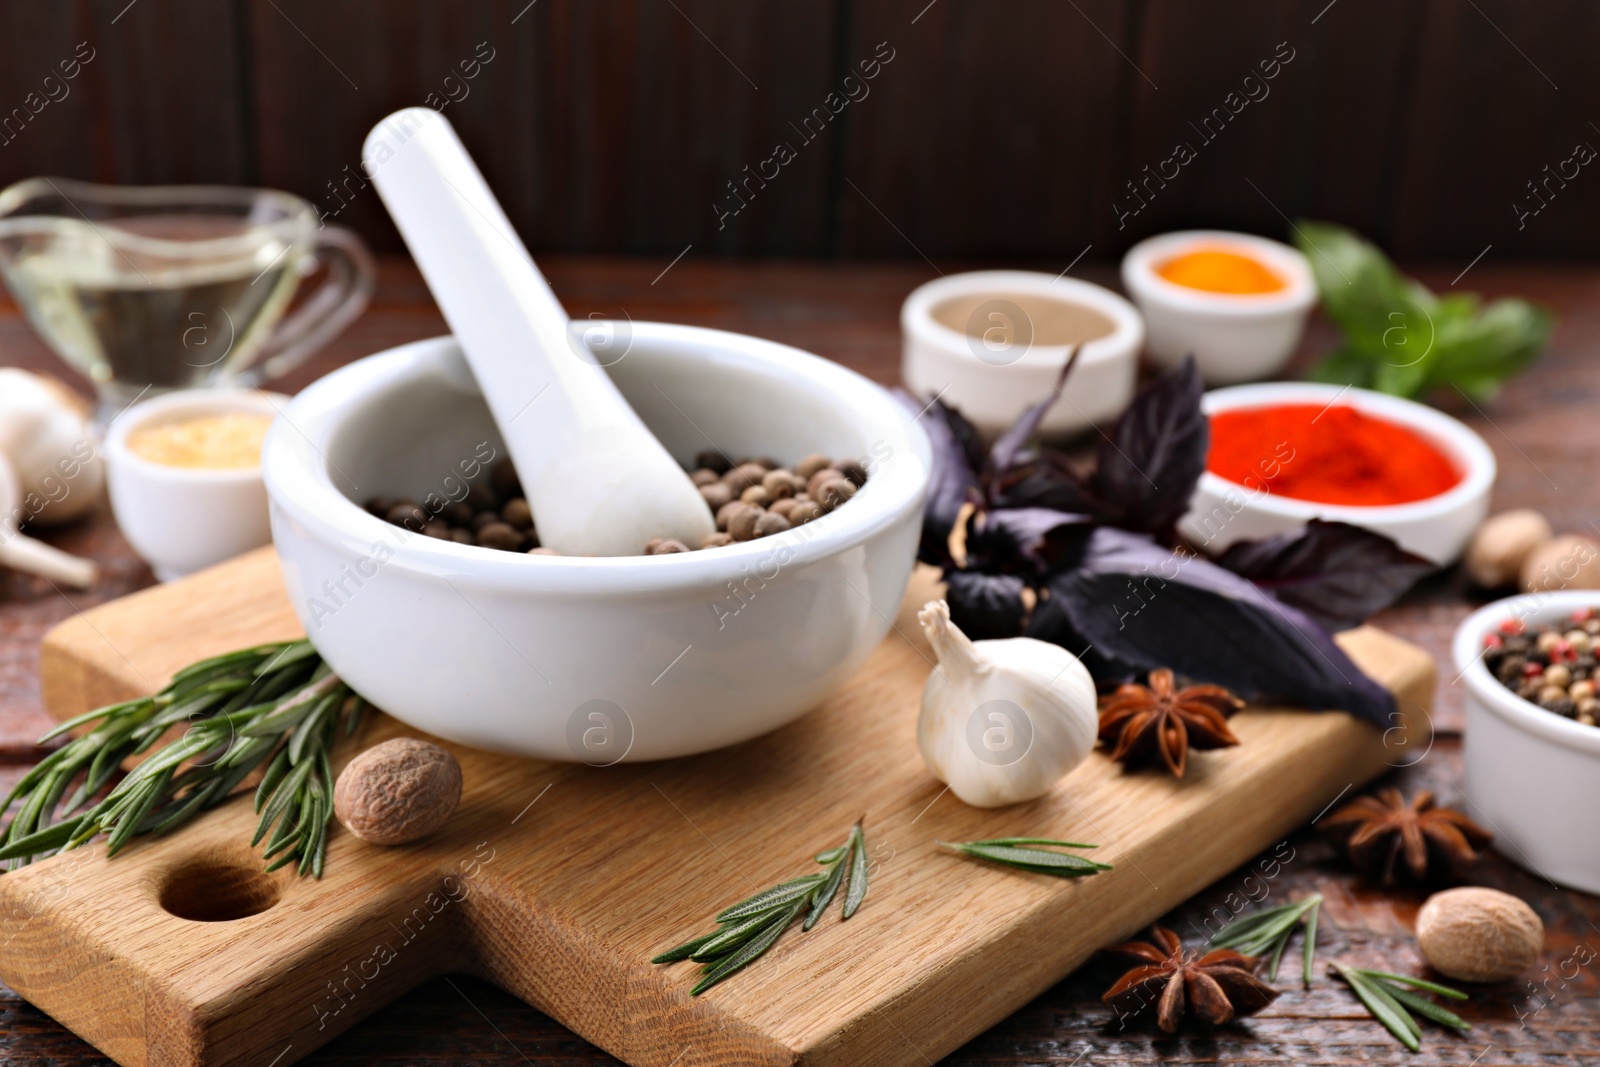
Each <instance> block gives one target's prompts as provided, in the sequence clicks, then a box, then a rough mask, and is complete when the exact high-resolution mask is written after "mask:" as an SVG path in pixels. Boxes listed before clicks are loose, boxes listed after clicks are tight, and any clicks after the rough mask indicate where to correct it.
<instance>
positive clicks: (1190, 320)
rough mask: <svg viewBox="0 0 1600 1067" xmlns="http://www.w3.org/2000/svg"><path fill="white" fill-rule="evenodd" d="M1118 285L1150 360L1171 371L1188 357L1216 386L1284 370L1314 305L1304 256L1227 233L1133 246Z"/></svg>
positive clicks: (1187, 234) (1167, 236)
mask: <svg viewBox="0 0 1600 1067" xmlns="http://www.w3.org/2000/svg"><path fill="white" fill-rule="evenodd" d="M1122 284H1123V287H1124V288H1125V289H1127V291H1128V295H1129V296H1130V297H1132V298H1133V302H1134V303H1135V304H1137V305H1138V306H1139V311H1140V312H1141V313H1142V314H1143V315H1144V321H1145V331H1146V341H1145V350H1146V351H1147V352H1148V353H1149V354H1150V357H1151V358H1152V359H1154V360H1155V361H1156V362H1157V363H1159V364H1161V365H1163V366H1172V365H1174V364H1176V363H1178V362H1179V361H1181V360H1182V359H1183V358H1184V357H1185V356H1188V355H1193V356H1194V358H1195V362H1196V363H1197V364H1198V365H1199V367H1200V373H1201V375H1203V376H1204V377H1205V380H1206V384H1207V385H1213V386H1216V385H1232V384H1234V383H1236V382H1248V381H1255V380H1257V379H1260V378H1265V377H1267V376H1269V375H1271V374H1274V373H1276V372H1277V371H1279V370H1281V369H1282V368H1283V365H1284V364H1285V363H1287V362H1288V360H1289V357H1290V356H1291V355H1293V354H1294V349H1295V346H1296V345H1297V344H1299V343H1300V335H1301V334H1302V333H1303V332H1304V331H1305V325H1306V317H1307V316H1308V315H1309V314H1310V313H1311V308H1312V306H1313V305H1315V304H1316V302H1317V285H1316V280H1315V279H1314V278H1313V276H1312V273H1311V264H1310V263H1308V262H1307V261H1306V257H1305V256H1303V255H1301V254H1300V253H1299V252H1298V251H1296V250H1295V249H1293V248H1290V247H1289V246H1288V245H1286V244H1282V243H1280V242H1278V241H1270V240H1268V239H1267V238H1265V237H1257V236H1255V235H1253V234H1248V233H1231V232H1228V231H1226V230H1183V231H1180V232H1177V233H1164V234H1162V235H1161V236H1159V237H1152V238H1150V239H1148V240H1145V241H1141V242H1139V243H1138V244H1136V245H1134V246H1133V247H1132V248H1131V249H1129V250H1128V254H1127V255H1126V256H1125V257H1123V260H1122Z"/></svg>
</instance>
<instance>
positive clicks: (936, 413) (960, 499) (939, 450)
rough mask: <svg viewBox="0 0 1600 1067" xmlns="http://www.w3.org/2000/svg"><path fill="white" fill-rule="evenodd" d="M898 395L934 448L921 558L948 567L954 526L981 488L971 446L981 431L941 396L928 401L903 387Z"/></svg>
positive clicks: (925, 509) (924, 512)
mask: <svg viewBox="0 0 1600 1067" xmlns="http://www.w3.org/2000/svg"><path fill="white" fill-rule="evenodd" d="M895 396H896V398H897V399H898V400H899V401H900V403H901V404H902V405H904V406H905V408H906V409H907V410H908V411H910V412H911V413H912V414H913V415H914V416H915V420H914V421H916V422H917V423H919V424H920V425H921V426H922V428H923V430H924V431H926V432H927V435H928V443H929V444H930V445H931V446H932V451H933V470H932V472H931V473H930V475H929V479H928V500H927V504H926V505H925V506H924V509H923V512H922V544H921V546H920V547H919V548H918V551H917V558H918V559H920V560H922V562H924V563H931V564H933V565H934V566H937V567H946V566H949V565H951V563H952V562H953V561H952V560H951V558H950V529H951V527H953V526H954V525H955V522H956V516H957V515H958V514H960V512H961V506H962V505H963V504H965V503H966V502H967V501H968V500H969V499H972V498H975V497H976V495H977V491H978V475H977V468H976V467H975V466H974V465H973V461H972V458H971V451H970V449H971V448H973V447H974V442H976V441H977V431H975V430H974V429H973V428H972V424H971V423H969V422H967V420H966V419H965V418H963V417H962V415H961V413H960V412H959V411H956V410H955V409H953V408H947V407H945V406H944V405H943V404H941V403H940V402H939V400H938V398H935V399H934V400H933V401H932V402H931V403H928V404H926V405H924V404H923V403H922V402H921V401H919V400H917V398H916V397H914V396H912V395H911V394H909V393H907V392H906V391H905V390H903V389H897V390H895Z"/></svg>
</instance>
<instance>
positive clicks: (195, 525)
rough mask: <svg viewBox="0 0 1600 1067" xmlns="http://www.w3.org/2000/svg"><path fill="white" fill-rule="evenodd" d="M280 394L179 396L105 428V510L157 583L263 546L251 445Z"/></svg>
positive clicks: (268, 533) (260, 496) (263, 496)
mask: <svg viewBox="0 0 1600 1067" xmlns="http://www.w3.org/2000/svg"><path fill="white" fill-rule="evenodd" d="M288 402H289V398H288V397H286V396H284V395H282V394H280V393H268V392H262V391H260V390H255V389H185V390H181V391H179V392H174V393H167V394H165V395H164V396H159V397H155V398H153V399H151V400H146V401H143V402H141V403H138V404H134V405H133V406H132V407H130V408H129V409H128V410H127V411H125V412H123V413H122V414H121V415H119V416H118V417H117V418H116V419H114V420H112V423H111V425H110V426H109V427H108V428H107V429H106V437H105V445H104V451H105V460H106V475H107V477H106V481H107V485H108V487H109V489H110V492H111V510H112V512H113V513H114V514H115V515H116V519H117V525H118V526H119V527H120V528H121V529H122V534H123V536H124V537H126V538H127V539H128V543H129V544H130V545H132V546H133V550H134V551H135V552H137V553H138V554H139V556H140V557H141V558H142V559H144V561H145V562H146V563H148V564H150V569H151V570H153V571H154V572H155V575H156V577H157V578H159V579H161V580H162V581H163V582H167V581H171V580H172V579H174V578H181V577H183V576H184V575H186V574H190V573H193V572H194V571H197V570H201V569H203V568H205V567H209V566H211V565H212V564H213V563H221V562H222V561H223V560H225V559H229V558H231V557H233V556H236V555H238V554H239V553H241V552H246V551H249V550H250V549H252V548H259V547H260V546H262V545H265V544H268V543H269V542H271V540H272V529H271V526H270V524H269V523H268V520H267V491H266V487H265V486H264V485H263V484H262V480H261V443H262V441H263V440H264V439H265V437H266V433H267V428H268V427H269V426H270V425H271V424H272V421H273V419H274V418H276V417H277V414H278V411H279V410H280V409H281V408H282V407H283V406H284V405H286V404H287V403H288Z"/></svg>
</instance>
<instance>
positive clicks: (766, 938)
mask: <svg viewBox="0 0 1600 1067" xmlns="http://www.w3.org/2000/svg"><path fill="white" fill-rule="evenodd" d="M804 903H805V901H804V900H797V901H795V902H794V903H793V904H791V905H790V906H789V908H788V909H787V910H786V911H783V912H780V913H779V915H778V917H777V918H775V919H772V920H769V921H768V923H767V927H766V929H765V930H763V931H762V932H761V934H760V935H759V936H758V937H756V938H754V939H752V940H750V941H748V942H746V943H745V945H744V947H743V948H741V949H739V951H737V952H735V953H734V954H733V955H731V956H728V957H726V958H724V959H722V960H720V961H719V962H717V963H715V964H712V965H711V966H710V967H708V968H707V969H706V972H705V977H703V978H701V979H700V981H698V982H696V983H695V984H694V988H693V989H691V990H689V995H690V996H691V997H698V996H699V995H700V994H701V993H704V992H705V991H706V990H708V989H710V988H711V987H712V986H714V985H716V984H717V983H718V982H720V981H722V980H723V979H724V978H727V977H728V976H729V975H731V974H733V973H734V972H735V971H739V970H743V969H744V968H745V967H746V966H748V965H749V964H750V963H751V962H753V961H754V960H755V959H756V958H757V957H758V956H760V955H761V954H762V953H763V952H765V951H767V949H769V948H771V947H772V946H773V944H774V943H775V942H776V941H777V940H778V938H780V937H782V936H783V932H784V931H785V930H787V929H788V928H789V924H790V923H791V922H793V921H794V917H795V916H796V915H799V914H800V908H801V906H802V905H804Z"/></svg>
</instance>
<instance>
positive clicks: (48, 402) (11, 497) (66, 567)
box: [0, 367, 105, 588]
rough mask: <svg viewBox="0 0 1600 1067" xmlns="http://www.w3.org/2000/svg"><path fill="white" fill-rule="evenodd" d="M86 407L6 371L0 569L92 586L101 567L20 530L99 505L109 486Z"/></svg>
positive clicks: (0, 385)
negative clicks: (27, 535) (9, 569)
mask: <svg viewBox="0 0 1600 1067" xmlns="http://www.w3.org/2000/svg"><path fill="white" fill-rule="evenodd" d="M85 415H86V407H85V406H84V405H83V404H82V403H81V402H80V401H79V400H78V398H77V397H76V396H74V395H73V394H72V392H71V391H70V390H68V389H67V388H66V387H65V386H63V385H61V384H60V383H58V382H56V381H53V380H52V379H50V378H45V377H43V376H41V375H37V374H30V373H28V372H27V371H25V370H18V369H17V368H15V367H0V567H10V568H12V569H13V570H19V571H25V572H27V573H29V574H37V575H40V576H41V577H44V578H48V579H49V580H50V581H53V582H59V583H61V584H64V585H72V586H77V587H79V588H84V587H87V586H88V585H89V584H90V583H91V582H93V581H94V577H95V566H94V564H93V563H91V562H89V561H88V560H85V559H79V558H78V557H76V556H71V555H68V554H67V553H65V552H62V551H61V550H60V549H56V548H52V547H50V546H49V545H47V544H44V543H43V542H41V541H35V540H34V539H33V538H31V537H25V536H24V535H22V534H21V533H19V532H17V528H18V527H19V526H21V525H23V524H25V523H35V522H62V521H65V520H67V519H71V518H75V517H77V516H78V515H81V514H83V513H84V512H85V511H87V510H88V509H89V508H91V507H93V506H94V504H95V502H96V501H97V500H99V499H100V487H101V485H102V484H103V482H104V480H105V472H104V470H103V469H102V467H101V463H100V456H99V454H98V453H97V452H96V451H95V447H94V441H93V439H92V437H91V434H90V429H89V422H88V420H87V418H86V417H85Z"/></svg>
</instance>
